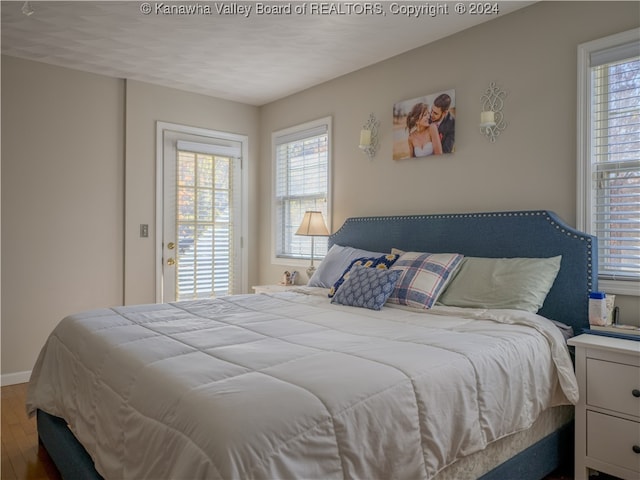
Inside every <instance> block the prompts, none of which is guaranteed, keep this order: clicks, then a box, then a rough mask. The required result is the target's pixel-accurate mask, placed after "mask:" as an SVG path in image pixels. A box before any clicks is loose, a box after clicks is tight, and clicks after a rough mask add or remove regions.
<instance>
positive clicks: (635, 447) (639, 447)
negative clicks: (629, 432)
mask: <svg viewBox="0 0 640 480" xmlns="http://www.w3.org/2000/svg"><path fill="white" fill-rule="evenodd" d="M632 448H633V451H634V452H636V453H640V445H634V446H633V447H632Z"/></svg>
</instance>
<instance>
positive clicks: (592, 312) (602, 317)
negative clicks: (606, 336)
mask: <svg viewBox="0 0 640 480" xmlns="http://www.w3.org/2000/svg"><path fill="white" fill-rule="evenodd" d="M607 318H608V315H607V300H606V295H605V293H604V292H591V293H590V294H589V324H591V325H600V326H602V325H606V324H607Z"/></svg>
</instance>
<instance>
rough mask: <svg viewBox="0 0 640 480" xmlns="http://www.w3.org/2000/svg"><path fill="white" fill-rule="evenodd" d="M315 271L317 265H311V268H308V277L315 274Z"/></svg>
mask: <svg viewBox="0 0 640 480" xmlns="http://www.w3.org/2000/svg"><path fill="white" fill-rule="evenodd" d="M315 271H316V267H314V266H313V265H311V266H310V267H309V268H307V277H308V278H311V277H312V276H313V272H315Z"/></svg>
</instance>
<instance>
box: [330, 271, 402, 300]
mask: <svg viewBox="0 0 640 480" xmlns="http://www.w3.org/2000/svg"><path fill="white" fill-rule="evenodd" d="M401 273H402V272H401V271H400V270H388V269H381V268H368V267H365V266H362V265H354V266H353V268H352V269H351V272H350V275H349V277H348V278H347V279H346V280H345V281H344V283H343V284H342V286H341V287H340V288H339V289H338V291H337V292H336V294H335V295H334V296H333V298H332V299H331V303H339V304H341V305H349V306H352V307H364V308H369V309H371V310H380V309H381V308H382V306H383V305H384V303H385V302H386V301H387V298H389V295H391V293H392V292H393V290H394V288H395V286H396V282H397V281H398V279H399V278H400V275H401Z"/></svg>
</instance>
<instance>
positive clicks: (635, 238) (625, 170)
mask: <svg viewBox="0 0 640 480" xmlns="http://www.w3.org/2000/svg"><path fill="white" fill-rule="evenodd" d="M578 79H579V80H578V227H579V228H580V229H582V230H585V231H587V232H589V233H591V234H594V235H596V236H597V237H598V274H599V283H600V289H601V290H605V291H607V292H610V293H620V294H628V295H640V39H639V38H638V32H637V30H633V31H629V32H624V33H621V34H618V35H614V36H611V37H607V38H603V39H600V40H595V41H593V42H589V43H585V44H582V45H580V46H579V48H578Z"/></svg>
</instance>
